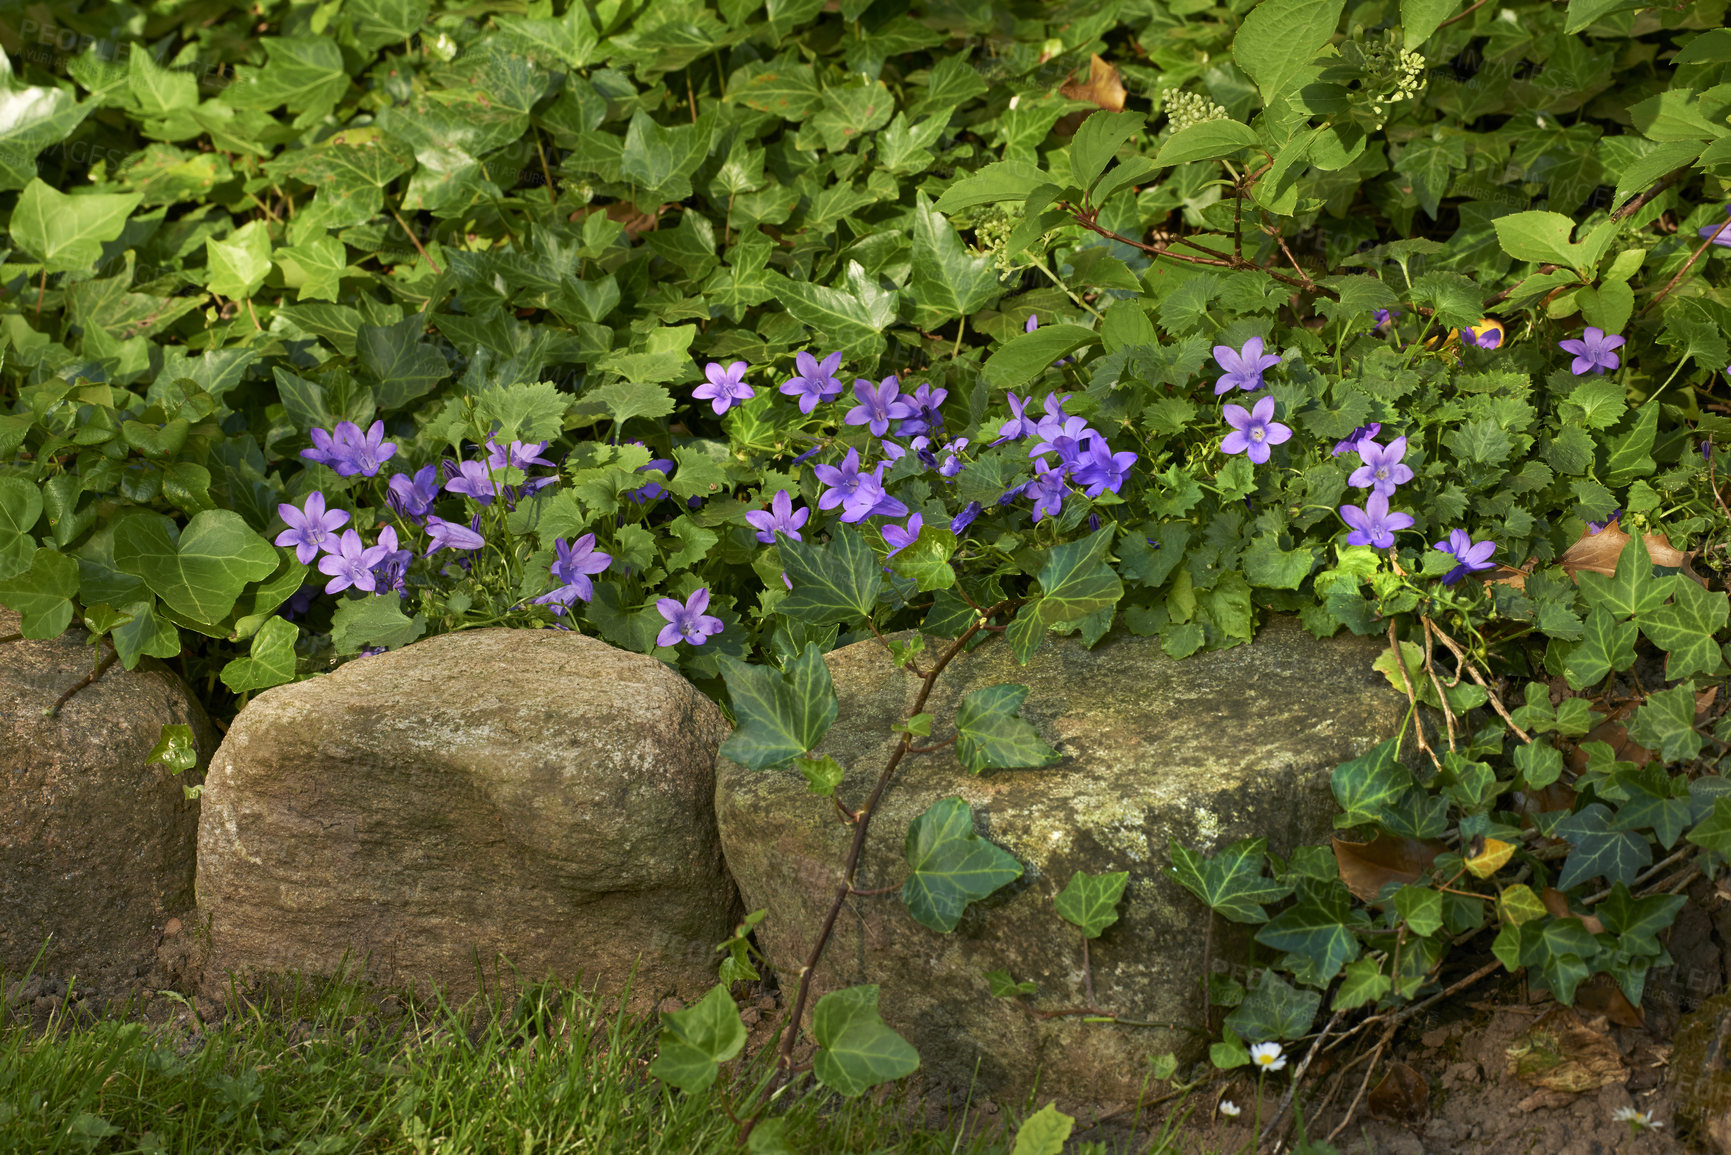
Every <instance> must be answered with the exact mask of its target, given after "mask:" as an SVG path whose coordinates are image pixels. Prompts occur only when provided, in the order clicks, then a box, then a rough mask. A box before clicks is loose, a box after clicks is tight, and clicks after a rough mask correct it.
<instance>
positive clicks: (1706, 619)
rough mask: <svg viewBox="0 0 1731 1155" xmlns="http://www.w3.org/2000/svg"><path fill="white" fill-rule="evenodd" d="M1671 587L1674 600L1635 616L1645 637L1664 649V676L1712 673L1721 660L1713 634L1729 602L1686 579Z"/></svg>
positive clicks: (1730, 609) (1729, 609) (1729, 611)
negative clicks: (1673, 589)
mask: <svg viewBox="0 0 1731 1155" xmlns="http://www.w3.org/2000/svg"><path fill="white" fill-rule="evenodd" d="M1625 548H1626V547H1625ZM1674 588H1675V596H1674V600H1672V601H1671V602H1670V603H1669V604H1667V605H1663V606H1660V607H1658V608H1657V609H1654V610H1650V611H1648V612H1646V613H1643V614H1641V615H1640V616H1639V617H1637V618H1636V619H1635V620H1636V622H1637V624H1639V625H1640V627H1641V632H1642V633H1643V634H1645V635H1647V640H1648V641H1650V642H1652V643H1653V644H1654V645H1656V646H1658V647H1659V648H1660V649H1662V650H1664V651H1665V654H1666V658H1665V677H1666V679H1667V680H1669V681H1673V682H1677V681H1681V680H1683V679H1684V678H1688V677H1691V676H1693V675H1695V674H1704V675H1706V676H1708V677H1712V676H1714V675H1715V674H1717V673H1718V672H1719V670H1720V668H1721V667H1722V666H1723V664H1724V662H1723V659H1722V658H1721V656H1720V649H1719V643H1718V641H1717V640H1716V636H1717V635H1718V633H1719V631H1720V630H1723V629H1724V628H1725V622H1726V619H1727V617H1728V616H1731V603H1728V602H1727V600H1726V596H1725V595H1724V594H1723V593H1719V592H1715V591H1712V590H1708V589H1705V588H1703V587H1702V586H1701V585H1699V584H1698V583H1696V582H1692V581H1688V580H1686V579H1682V578H1679V579H1678V583H1677V585H1676V586H1675V587H1674Z"/></svg>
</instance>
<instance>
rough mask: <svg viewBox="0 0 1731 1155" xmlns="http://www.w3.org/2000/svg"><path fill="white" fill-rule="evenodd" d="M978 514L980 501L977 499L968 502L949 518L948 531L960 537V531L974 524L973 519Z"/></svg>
mask: <svg viewBox="0 0 1731 1155" xmlns="http://www.w3.org/2000/svg"><path fill="white" fill-rule="evenodd" d="M978 516H980V503H979V502H977V501H970V502H968V504H966V505H964V506H963V507H962V512H960V513H958V514H956V516H955V517H954V518H952V519H951V521H950V532H951V533H953V534H955V535H956V536H957V537H961V536H962V532H963V531H964V530H966V529H967V528H968V527H969V526H970V525H972V524H974V519H975V518H976V517H978Z"/></svg>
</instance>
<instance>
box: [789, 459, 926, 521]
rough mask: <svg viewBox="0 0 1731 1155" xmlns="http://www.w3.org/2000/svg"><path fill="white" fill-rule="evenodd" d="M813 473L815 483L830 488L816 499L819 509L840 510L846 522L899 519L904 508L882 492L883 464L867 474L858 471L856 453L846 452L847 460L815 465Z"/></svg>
mask: <svg viewBox="0 0 1731 1155" xmlns="http://www.w3.org/2000/svg"><path fill="white" fill-rule="evenodd" d="M812 471H813V472H814V473H816V474H817V479H818V480H819V481H821V482H823V484H825V485H827V486H829V487H830V488H829V489H828V490H826V491H825V492H824V493H823V494H822V495H821V496H820V497H819V498H818V499H817V507H818V508H819V509H834V508H836V507H837V506H840V507H841V511H842V514H841V519H842V520H843V521H845V522H856V521H863V520H864V519H865V518H868V517H901V516H902V515H903V514H905V513H907V511H908V509H907V506H905V505H903V504H902V503H901V502H900V501H897V500H896V499H895V498H893V497H891V496H889V494H887V493H885V492H884V481H883V473H884V463H883V462H881V461H880V462H878V465H877V468H876V469H874V470H872V471H871V472H870V473H863V472H861V471H860V463H859V450H857V449H849V450H848V451H847V457H845V458H843V459H842V463H841V464H840V465H839V466H837V465H818V466H814V467H813V469H812Z"/></svg>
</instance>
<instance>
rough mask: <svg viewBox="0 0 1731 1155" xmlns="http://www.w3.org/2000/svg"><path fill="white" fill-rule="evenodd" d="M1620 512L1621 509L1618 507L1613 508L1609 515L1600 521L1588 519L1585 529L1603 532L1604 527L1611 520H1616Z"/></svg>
mask: <svg viewBox="0 0 1731 1155" xmlns="http://www.w3.org/2000/svg"><path fill="white" fill-rule="evenodd" d="M1622 513H1623V511H1622V510H1620V509H1613V510H1612V511H1611V516H1610V517H1607V518H1606V519H1605V520H1604V521H1603V522H1602V523H1601V522H1597V521H1589V522H1588V523H1587V531H1588V532H1589V533H1603V532H1604V531H1605V527H1606V526H1608V525H1610V524H1611V523H1612V522H1613V521H1616V520H1617V518H1618V517H1620V516H1621V515H1622Z"/></svg>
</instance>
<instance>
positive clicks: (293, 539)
mask: <svg viewBox="0 0 1731 1155" xmlns="http://www.w3.org/2000/svg"><path fill="white" fill-rule="evenodd" d="M276 512H277V516H278V517H280V518H282V519H283V521H284V523H286V524H287V525H288V528H287V529H285V530H283V531H282V532H281V533H279V534H277V535H276V543H277V544H278V545H282V546H289V545H292V546H294V547H295V560H296V561H299V562H300V563H301V564H302V565H305V564H307V563H308V562H309V561H311V560H313V558H315V557H317V556H318V555H319V552H320V551H321V550H328V549H330V548H331V546H330V539H331V535H332V534H333V533H335V532H336V530H337V529H338V527H340V526H343V525H346V524H347V523H348V520H349V515H348V511H347V510H342V509H331V510H327V509H326V508H325V495H324V494H323V493H321V492H319V491H318V490H316V489H315V490H314V491H313V492H311V493H309V494H307V500H306V505H305V506H304V507H303V508H301V509H296V508H295V507H294V506H292V505H289V504H287V503H286V502H285V503H283V504H282V505H279V506H277V507H276Z"/></svg>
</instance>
